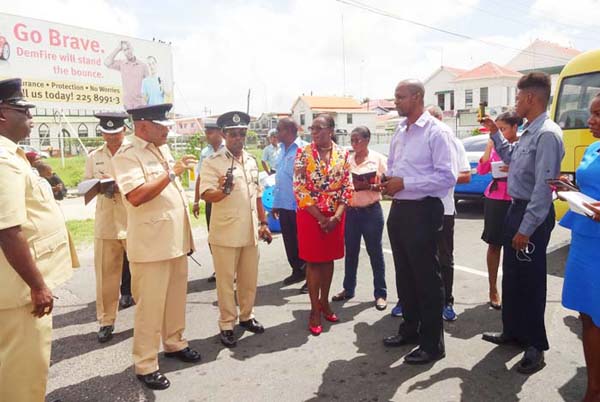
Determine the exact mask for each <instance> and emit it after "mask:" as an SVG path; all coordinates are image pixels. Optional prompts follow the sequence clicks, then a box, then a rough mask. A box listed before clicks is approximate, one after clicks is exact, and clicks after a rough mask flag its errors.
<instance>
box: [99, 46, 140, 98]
mask: <svg viewBox="0 0 600 402" xmlns="http://www.w3.org/2000/svg"><path fill="white" fill-rule="evenodd" d="M121 51H122V52H123V54H124V55H125V60H115V57H117V55H118V54H119V53H120V52H121ZM104 64H105V65H106V67H108V68H112V69H113V70H118V71H120V72H121V81H122V83H123V84H122V85H123V106H124V108H125V109H126V110H127V109H134V108H137V107H140V106H143V105H145V104H146V101H145V100H144V97H143V96H142V81H143V80H144V78H146V77H147V76H148V66H147V65H146V64H145V63H144V62H142V61H139V60H138V59H137V58H136V57H135V55H134V54H133V48H132V47H131V43H129V42H127V41H121V43H120V44H119V47H117V48H116V49H115V50H113V51H112V52H111V53H110V54H109V55H108V57H107V58H106V60H105V61H104Z"/></svg>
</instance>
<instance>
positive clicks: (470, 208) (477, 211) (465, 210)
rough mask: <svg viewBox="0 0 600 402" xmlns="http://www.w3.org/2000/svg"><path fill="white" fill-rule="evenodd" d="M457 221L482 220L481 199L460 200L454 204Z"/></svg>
mask: <svg viewBox="0 0 600 402" xmlns="http://www.w3.org/2000/svg"><path fill="white" fill-rule="evenodd" d="M456 218H457V219H475V220H481V219H483V199H481V200H461V201H460V202H458V203H457V204H456Z"/></svg>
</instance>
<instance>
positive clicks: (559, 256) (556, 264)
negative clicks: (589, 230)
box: [546, 244, 570, 278]
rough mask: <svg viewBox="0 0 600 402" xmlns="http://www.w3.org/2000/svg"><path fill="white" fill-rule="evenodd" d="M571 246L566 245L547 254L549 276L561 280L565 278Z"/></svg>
mask: <svg viewBox="0 0 600 402" xmlns="http://www.w3.org/2000/svg"><path fill="white" fill-rule="evenodd" d="M569 246H570V244H565V245H564V246H561V247H559V248H557V249H556V250H553V251H552V252H551V253H548V254H547V256H546V258H547V262H548V263H547V264H548V275H553V276H558V277H559V278H564V277H565V265H566V264H567V256H568V255H569V248H570V247H569Z"/></svg>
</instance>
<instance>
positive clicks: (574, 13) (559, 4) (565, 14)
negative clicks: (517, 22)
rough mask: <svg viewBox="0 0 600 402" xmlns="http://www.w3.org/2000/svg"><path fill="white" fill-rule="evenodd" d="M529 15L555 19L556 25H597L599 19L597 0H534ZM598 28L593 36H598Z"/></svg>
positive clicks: (599, 6)
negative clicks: (567, 0)
mask: <svg viewBox="0 0 600 402" xmlns="http://www.w3.org/2000/svg"><path fill="white" fill-rule="evenodd" d="M531 15H532V16H533V17H535V18H544V19H548V20H550V21H555V22H556V24H557V25H563V26H564V25H567V24H568V25H572V26H574V27H575V28H577V27H580V28H582V30H583V31H584V32H585V30H584V29H583V28H584V27H592V26H593V27H597V26H598V21H599V20H600V3H599V2H598V0H569V2H568V3H567V2H565V1H564V0H536V1H535V3H533V5H532V6H531ZM598 33H599V31H598V29H595V30H594V36H596V37H598Z"/></svg>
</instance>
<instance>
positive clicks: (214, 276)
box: [206, 272, 217, 283]
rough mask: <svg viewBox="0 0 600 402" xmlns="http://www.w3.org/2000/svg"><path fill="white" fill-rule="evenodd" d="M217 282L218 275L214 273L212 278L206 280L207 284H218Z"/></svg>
mask: <svg viewBox="0 0 600 402" xmlns="http://www.w3.org/2000/svg"><path fill="white" fill-rule="evenodd" d="M216 281H217V274H216V273H214V272H213V274H212V275H211V276H209V277H208V279H207V280H206V282H208V283H212V282H216Z"/></svg>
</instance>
